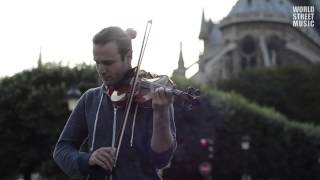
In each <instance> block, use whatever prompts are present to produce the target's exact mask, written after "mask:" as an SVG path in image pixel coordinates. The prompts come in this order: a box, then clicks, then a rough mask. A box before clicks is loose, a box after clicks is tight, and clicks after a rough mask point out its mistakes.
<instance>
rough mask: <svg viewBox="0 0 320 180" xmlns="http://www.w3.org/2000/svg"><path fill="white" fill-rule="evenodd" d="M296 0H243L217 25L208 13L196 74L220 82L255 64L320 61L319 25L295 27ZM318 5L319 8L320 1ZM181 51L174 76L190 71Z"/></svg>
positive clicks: (267, 64) (212, 81) (200, 77)
mask: <svg viewBox="0 0 320 180" xmlns="http://www.w3.org/2000/svg"><path fill="white" fill-rule="evenodd" d="M309 2H310V4H312V0H311V1H309ZM293 3H294V1H289V0H238V1H237V3H236V4H235V5H234V6H233V8H232V9H231V11H230V12H229V14H228V15H227V16H226V17H225V18H224V19H222V20H221V21H220V22H219V23H217V24H216V23H213V22H212V21H211V20H206V19H205V15H204V12H203V14H202V23H201V28H200V34H199V39H201V40H203V43H204V50H203V53H201V54H200V56H199V60H198V65H199V70H198V72H197V73H196V74H195V75H194V76H193V77H192V79H193V80H196V81H200V82H203V83H209V84H212V85H214V84H216V83H217V82H218V81H219V80H224V79H228V78H230V77H232V76H236V75H237V74H238V73H239V72H240V71H243V70H247V69H250V68H257V67H280V66H286V65H305V64H314V63H320V32H319V31H318V30H317V28H319V27H294V26H293V25H292V22H293V20H292V16H293V5H294V4H293ZM313 5H314V6H315V8H316V9H317V8H319V4H317V3H313ZM317 17H319V16H317ZM315 25H316V26H319V25H320V22H318V21H316V22H315ZM181 51H182V50H181V49H180V57H179V67H178V69H176V70H175V71H174V75H182V76H184V74H185V71H186V68H185V67H184V64H183V59H182V52H181Z"/></svg>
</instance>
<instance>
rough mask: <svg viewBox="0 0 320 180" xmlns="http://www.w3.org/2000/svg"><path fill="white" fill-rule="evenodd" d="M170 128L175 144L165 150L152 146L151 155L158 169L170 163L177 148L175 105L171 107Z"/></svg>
mask: <svg viewBox="0 0 320 180" xmlns="http://www.w3.org/2000/svg"><path fill="white" fill-rule="evenodd" d="M170 130H171V133H172V136H173V140H174V142H173V145H172V146H171V147H170V148H169V149H168V150H166V151H164V152H155V151H153V150H152V148H150V157H151V160H152V161H153V162H154V165H155V167H156V168H157V169H162V168H165V167H167V166H169V165H170V161H171V159H172V158H173V155H174V152H175V151H176V148H177V140H176V127H175V122H174V108H173V105H171V107H170Z"/></svg>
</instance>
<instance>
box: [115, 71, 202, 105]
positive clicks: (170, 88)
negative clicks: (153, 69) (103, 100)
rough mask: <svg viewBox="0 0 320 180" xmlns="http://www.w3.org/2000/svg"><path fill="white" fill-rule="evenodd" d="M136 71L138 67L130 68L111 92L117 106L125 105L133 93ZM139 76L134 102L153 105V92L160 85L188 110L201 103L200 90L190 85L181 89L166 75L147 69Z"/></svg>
mask: <svg viewBox="0 0 320 180" xmlns="http://www.w3.org/2000/svg"><path fill="white" fill-rule="evenodd" d="M135 73H136V68H133V69H130V70H129V71H128V73H127V75H125V78H124V80H122V83H120V85H118V86H116V87H115V88H114V90H113V92H112V93H111V95H110V99H111V101H112V103H113V104H114V105H115V106H116V107H124V106H125V105H126V104H127V101H128V99H129V97H130V93H132V92H131V89H132V87H131V86H132V85H133V76H134V75H135ZM138 77H139V78H138V81H137V84H136V88H135V92H133V102H134V103H137V104H138V105H140V106H142V107H144V108H151V107H152V98H151V92H152V91H153V90H154V89H156V88H159V87H163V88H165V89H166V91H167V92H168V93H171V94H173V95H174V96H175V97H177V98H178V99H179V100H180V101H181V102H182V103H183V106H184V107H186V108H187V109H188V110H191V109H192V107H193V106H195V105H198V104H199V103H200V101H199V98H200V96H199V95H200V91H199V90H197V89H194V88H190V87H189V88H188V89H187V91H182V90H179V89H177V88H176V87H175V84H174V83H173V82H172V81H171V80H170V79H169V77H168V76H166V75H162V76H156V75H151V74H150V73H147V72H145V71H140V72H139V75H138Z"/></svg>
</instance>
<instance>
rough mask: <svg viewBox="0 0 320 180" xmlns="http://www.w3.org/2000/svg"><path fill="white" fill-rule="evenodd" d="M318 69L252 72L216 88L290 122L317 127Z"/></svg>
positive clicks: (319, 87)
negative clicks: (231, 93)
mask: <svg viewBox="0 0 320 180" xmlns="http://www.w3.org/2000/svg"><path fill="white" fill-rule="evenodd" d="M319 82H320V65H312V66H303V67H297V66H292V67H284V68H276V69H270V68H268V69H256V70H251V71H245V72H243V73H240V75H239V76H238V77H235V78H233V79H231V80H227V81H223V82H221V83H220V84H219V85H218V88H219V89H221V90H224V91H234V92H237V93H239V94H241V95H243V96H245V97H246V98H247V99H249V100H251V101H254V102H257V103H258V104H261V105H265V106H269V107H273V108H274V109H275V110H276V111H280V112H282V113H283V114H285V115H286V116H287V117H289V118H290V119H294V120H297V121H301V122H309V123H316V124H319V123H320V113H319V112H320V106H319V104H320V83H319Z"/></svg>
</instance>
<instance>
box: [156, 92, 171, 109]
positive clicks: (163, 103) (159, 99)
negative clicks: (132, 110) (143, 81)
mask: <svg viewBox="0 0 320 180" xmlns="http://www.w3.org/2000/svg"><path fill="white" fill-rule="evenodd" d="M151 97H152V107H153V109H163V108H167V107H169V105H170V104H171V103H172V102H173V95H172V93H171V92H170V91H169V89H167V88H164V87H159V88H156V89H152V90H151Z"/></svg>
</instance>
